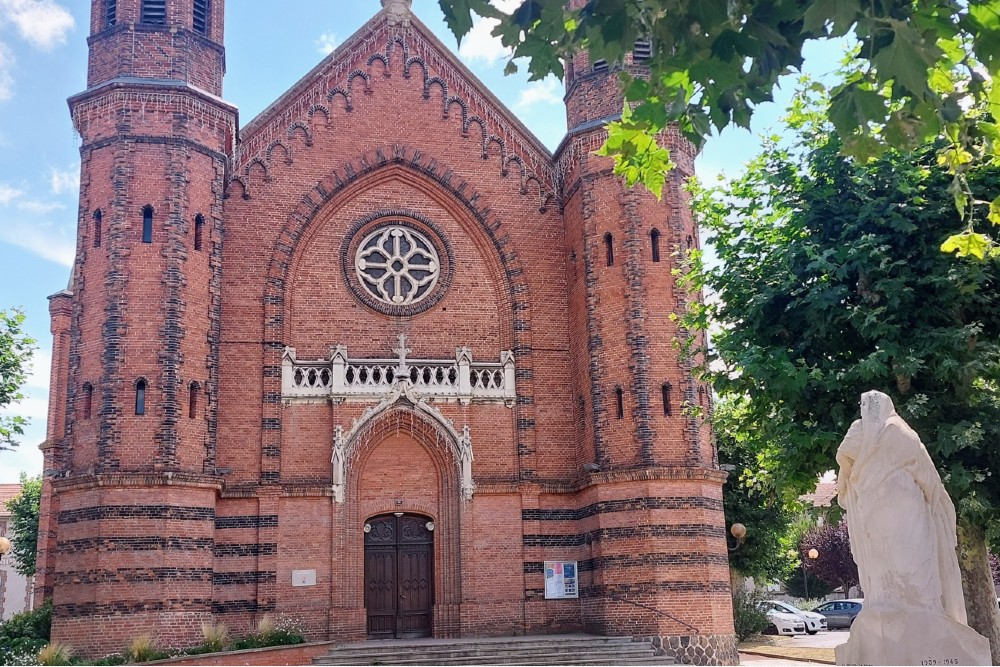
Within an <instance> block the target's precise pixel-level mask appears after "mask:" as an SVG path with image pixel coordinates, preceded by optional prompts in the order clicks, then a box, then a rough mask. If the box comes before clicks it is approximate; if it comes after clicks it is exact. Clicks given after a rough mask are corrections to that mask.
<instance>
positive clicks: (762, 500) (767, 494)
mask: <svg viewBox="0 0 1000 667" xmlns="http://www.w3.org/2000/svg"><path fill="white" fill-rule="evenodd" d="M742 409H743V405H742V402H741V401H740V400H738V399H732V400H729V401H722V402H720V403H719V404H718V405H716V409H715V415H716V420H717V432H718V435H717V444H718V450H719V463H720V464H722V465H723V466H733V470H732V471H731V472H730V473H729V479H727V480H726V484H725V486H724V487H723V489H722V500H723V506H724V509H725V514H726V534H727V535H729V534H730V533H729V529H730V528H731V527H732V525H733V524H734V523H742V524H743V525H744V526H745V527H746V529H747V534H746V538H745V540H744V541H743V544H741V545H740V546H739V548H737V549H735V550H733V551H730V552H729V564H730V566H731V567H732V568H733V569H734V570H736V571H737V572H739V573H740V574H742V575H743V576H744V577H753V578H754V579H755V580H757V581H758V582H761V583H763V582H767V581H772V580H775V579H781V578H783V577H785V576H787V574H788V572H789V570H790V569H791V568H792V566H793V565H794V563H795V557H794V554H795V552H794V551H790V549H793V548H794V546H795V545H796V544H797V541H796V542H791V541H790V540H789V532H790V527H791V523H792V519H793V518H794V516H795V513H796V511H797V510H798V509H799V508H798V507H797V505H798V503H795V502H788V501H786V499H785V498H784V497H783V496H782V495H781V494H779V493H778V492H777V490H776V489H775V488H774V485H773V483H772V481H771V479H770V477H769V476H768V475H767V474H765V473H766V469H764V468H762V467H761V466H760V464H759V461H758V454H757V452H756V451H754V450H753V449H752V448H751V446H752V445H753V444H756V443H755V442H754V441H751V440H748V439H747V438H745V437H742V435H743V434H741V433H740V432H739V430H738V429H736V428H727V426H726V425H727V424H730V423H733V422H737V423H738V422H739V420H740V415H741V412H742ZM728 539H729V540H730V542H733V541H734V540H733V538H732V537H729V538H728Z"/></svg>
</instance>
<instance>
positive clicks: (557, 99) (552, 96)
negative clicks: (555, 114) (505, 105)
mask: <svg viewBox="0 0 1000 667" xmlns="http://www.w3.org/2000/svg"><path fill="white" fill-rule="evenodd" d="M562 103H563V87H562V83H560V81H559V79H557V78H556V77H554V76H550V77H546V78H545V79H542V80H541V81H535V82H532V83H529V84H528V85H527V87H525V88H524V89H522V90H521V95H520V97H518V98H517V102H516V103H515V104H514V108H515V109H518V110H521V111H524V110H526V109H530V108H531V107H534V106H537V105H539V104H557V105H561V104H562Z"/></svg>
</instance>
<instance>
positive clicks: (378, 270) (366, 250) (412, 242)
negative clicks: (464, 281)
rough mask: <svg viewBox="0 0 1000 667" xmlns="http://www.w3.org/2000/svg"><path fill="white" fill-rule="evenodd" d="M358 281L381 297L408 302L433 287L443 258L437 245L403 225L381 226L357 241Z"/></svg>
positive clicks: (394, 302)
mask: <svg viewBox="0 0 1000 667" xmlns="http://www.w3.org/2000/svg"><path fill="white" fill-rule="evenodd" d="M354 268H355V271H356V273H357V277H358V282H359V283H361V285H362V286H364V288H365V290H367V291H368V293H370V294H371V295H372V296H373V297H375V298H376V299H378V300H379V301H381V302H383V303H386V304H390V305H394V306H407V305H412V304H416V303H419V302H420V301H423V300H424V299H425V298H426V297H427V296H428V295H430V294H431V292H433V290H434V286H435V285H436V284H437V281H438V277H439V276H440V274H441V262H440V260H439V258H438V254H437V251H436V250H435V248H434V245H433V244H432V243H431V242H430V241H429V240H428V239H427V238H426V237H425V236H424V235H423V234H421V233H419V232H417V231H416V230H414V229H410V228H408V227H403V226H401V225H391V226H387V227H379V228H378V229H376V230H375V231H373V232H371V233H370V234H368V236H366V237H365V238H364V240H362V241H361V243H360V244H359V245H358V249H357V253H356V255H355V258H354Z"/></svg>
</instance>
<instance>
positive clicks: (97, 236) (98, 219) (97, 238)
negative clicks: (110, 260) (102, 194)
mask: <svg viewBox="0 0 1000 667" xmlns="http://www.w3.org/2000/svg"><path fill="white" fill-rule="evenodd" d="M103 218H104V214H102V213H101V209H97V210H96V211H94V247H95V248H100V247H101V231H102V230H101V223H102V219H103Z"/></svg>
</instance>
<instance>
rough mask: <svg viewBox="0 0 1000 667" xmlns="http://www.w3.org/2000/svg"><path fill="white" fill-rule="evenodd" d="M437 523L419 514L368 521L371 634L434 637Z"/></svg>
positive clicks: (367, 599)
mask: <svg viewBox="0 0 1000 667" xmlns="http://www.w3.org/2000/svg"><path fill="white" fill-rule="evenodd" d="M433 529H434V524H433V523H432V522H431V521H430V519H428V518H427V517H425V516H419V515H416V514H404V513H402V512H397V513H395V514H383V515H380V516H376V517H373V518H371V519H369V520H368V521H367V523H365V608H366V610H367V615H368V637H369V638H370V639H392V638H404V637H406V638H411V637H430V636H431V630H432V628H431V614H432V608H433V604H434V533H433Z"/></svg>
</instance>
